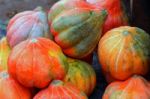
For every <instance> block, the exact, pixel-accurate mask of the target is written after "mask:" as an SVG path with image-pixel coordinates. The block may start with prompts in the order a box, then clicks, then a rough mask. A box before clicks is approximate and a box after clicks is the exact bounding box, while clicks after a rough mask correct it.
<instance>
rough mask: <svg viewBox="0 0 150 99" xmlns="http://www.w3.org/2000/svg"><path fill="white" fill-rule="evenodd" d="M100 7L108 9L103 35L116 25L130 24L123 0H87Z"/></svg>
mask: <svg viewBox="0 0 150 99" xmlns="http://www.w3.org/2000/svg"><path fill="white" fill-rule="evenodd" d="M86 1H87V2H89V3H91V4H93V5H95V7H97V8H98V9H99V8H100V9H101V8H105V9H106V10H107V11H108V16H107V19H106V21H105V23H104V26H103V32H102V33H103V35H104V34H105V33H106V32H107V31H109V30H111V29H113V28H116V27H119V26H125V25H128V24H129V22H128V21H129V19H128V14H127V12H126V8H125V5H124V3H123V1H122V0H86Z"/></svg>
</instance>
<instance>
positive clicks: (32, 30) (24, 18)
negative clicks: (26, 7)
mask: <svg viewBox="0 0 150 99" xmlns="http://www.w3.org/2000/svg"><path fill="white" fill-rule="evenodd" d="M47 20H48V19H47V14H46V13H45V12H44V11H43V10H42V8H40V7H38V8H36V9H35V10H33V11H24V12H21V13H18V14H16V15H15V16H14V17H13V18H12V19H11V20H10V21H9V23H8V27H7V39H8V42H9V45H10V47H14V46H15V45H16V44H18V43H20V42H21V41H24V40H26V39H27V38H36V37H46V38H51V34H50V33H49V26H48V21H47Z"/></svg>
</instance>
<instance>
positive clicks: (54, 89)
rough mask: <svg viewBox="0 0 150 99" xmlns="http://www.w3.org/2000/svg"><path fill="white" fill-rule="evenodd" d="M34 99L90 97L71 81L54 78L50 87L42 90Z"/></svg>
mask: <svg viewBox="0 0 150 99" xmlns="http://www.w3.org/2000/svg"><path fill="white" fill-rule="evenodd" d="M33 99H88V98H87V96H86V95H85V94H84V93H83V92H81V91H80V90H78V89H77V88H76V87H75V86H73V85H72V84H70V83H64V82H62V81H60V80H54V81H53V82H52V83H51V84H50V85H49V87H48V88H46V89H43V90H41V91H40V92H39V93H37V95H35V97H34V98H33Z"/></svg>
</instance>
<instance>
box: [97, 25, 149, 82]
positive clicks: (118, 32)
mask: <svg viewBox="0 0 150 99" xmlns="http://www.w3.org/2000/svg"><path fill="white" fill-rule="evenodd" d="M149 42H150V36H149V35H148V34H147V33H146V32H145V31H144V30H142V29H140V28H137V27H130V26H122V27H119V28H115V29H112V30H110V31H108V32H107V33H106V34H105V35H104V36H103V37H102V39H101V40H100V42H99V46H98V56H99V62H100V64H101V65H102V70H103V72H104V73H105V75H106V76H107V78H108V80H109V75H110V76H111V78H114V79H116V80H126V79H127V78H129V77H131V76H132V75H134V74H139V75H145V74H147V73H148V71H149V64H150V43H149Z"/></svg>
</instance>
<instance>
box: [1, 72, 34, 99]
mask: <svg viewBox="0 0 150 99" xmlns="http://www.w3.org/2000/svg"><path fill="white" fill-rule="evenodd" d="M0 98H1V99H32V94H31V91H30V90H29V89H27V88H25V87H24V86H22V85H20V84H19V83H18V82H17V81H16V80H14V79H13V78H12V77H11V76H9V75H8V73H7V72H6V71H3V72H1V73H0Z"/></svg>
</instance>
